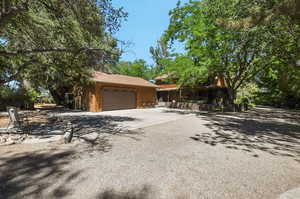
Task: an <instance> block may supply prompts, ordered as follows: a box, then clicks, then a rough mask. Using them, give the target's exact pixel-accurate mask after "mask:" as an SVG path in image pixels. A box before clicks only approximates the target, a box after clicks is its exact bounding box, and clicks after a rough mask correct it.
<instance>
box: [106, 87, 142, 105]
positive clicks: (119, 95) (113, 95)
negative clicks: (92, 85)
mask: <svg viewBox="0 0 300 199" xmlns="http://www.w3.org/2000/svg"><path fill="white" fill-rule="evenodd" d="M102 96H103V101H102V110H103V111H113V110H126V109H135V108H136V92H134V91H129V90H122V89H108V88H105V89H103V93H102Z"/></svg>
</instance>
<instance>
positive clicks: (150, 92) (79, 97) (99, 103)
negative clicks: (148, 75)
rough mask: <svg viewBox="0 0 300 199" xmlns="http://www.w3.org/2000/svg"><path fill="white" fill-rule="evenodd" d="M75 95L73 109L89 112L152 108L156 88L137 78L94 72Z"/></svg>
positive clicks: (154, 101)
mask: <svg viewBox="0 0 300 199" xmlns="http://www.w3.org/2000/svg"><path fill="white" fill-rule="evenodd" d="M92 82H93V83H91V84H90V85H88V86H85V87H82V88H81V89H80V92H79V93H80V94H78V93H77V94H76V97H75V108H76V109H83V110H87V111H90V112H101V111H113V110H124V109H139V108H150V107H154V106H155V104H156V102H157V98H156V89H157V86H156V85H155V84H152V83H151V82H149V81H146V80H144V79H142V78H138V77H130V76H126V75H116V74H107V73H102V72H95V73H94V74H93V77H92Z"/></svg>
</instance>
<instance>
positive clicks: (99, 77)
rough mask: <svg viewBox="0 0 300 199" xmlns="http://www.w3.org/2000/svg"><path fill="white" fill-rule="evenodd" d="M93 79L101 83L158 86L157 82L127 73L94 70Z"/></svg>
mask: <svg viewBox="0 0 300 199" xmlns="http://www.w3.org/2000/svg"><path fill="white" fill-rule="evenodd" d="M92 80H94V81H96V82H100V83H108V84H122V85H128V86H140V87H152V88H157V87H158V86H156V85H155V84H152V83H151V82H149V81H147V80H144V79H142V78H139V77H130V76H126V75H116V74H107V73H102V72H94V74H93V77H92Z"/></svg>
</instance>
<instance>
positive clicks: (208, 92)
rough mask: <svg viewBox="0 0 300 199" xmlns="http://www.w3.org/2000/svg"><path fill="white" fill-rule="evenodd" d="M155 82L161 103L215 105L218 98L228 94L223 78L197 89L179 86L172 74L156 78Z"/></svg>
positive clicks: (217, 78) (215, 79)
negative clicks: (189, 102)
mask: <svg viewBox="0 0 300 199" xmlns="http://www.w3.org/2000/svg"><path fill="white" fill-rule="evenodd" d="M155 82H156V83H155V84H156V85H157V86H158V89H157V99H158V100H159V102H172V101H176V102H181V101H185V100H202V101H205V102H206V103H208V104H213V103H215V100H216V99H217V98H224V97H225V96H226V92H227V86H226V81H225V79H224V78H223V77H216V78H214V79H213V80H210V81H208V82H206V83H204V84H201V85H198V86H196V87H188V86H179V85H177V84H176V83H177V82H178V79H177V78H176V75H174V74H172V73H170V74H163V75H161V76H158V77H156V78H155Z"/></svg>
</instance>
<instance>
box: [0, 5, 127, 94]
mask: <svg viewBox="0 0 300 199" xmlns="http://www.w3.org/2000/svg"><path fill="white" fill-rule="evenodd" d="M0 6H2V7H1V9H0V10H1V12H2V13H1V14H3V15H1V16H3V17H1V19H0V27H1V28H0V41H1V42H0V84H4V83H7V82H10V81H20V82H22V80H24V79H25V80H27V81H30V82H31V84H32V86H33V87H40V86H42V87H44V88H47V89H49V90H51V91H52V92H51V93H53V94H54V93H56V94H57V97H59V95H60V98H61V99H62V98H63V95H64V93H65V92H67V91H68V90H70V88H72V87H73V86H74V85H80V84H84V83H86V82H87V80H88V77H89V75H90V71H91V70H100V71H107V70H110V67H111V66H113V65H115V64H116V62H117V61H118V59H119V56H120V55H121V51H120V50H119V49H118V44H117V39H115V38H114V37H113V36H112V35H113V34H114V33H115V32H116V31H118V30H119V28H120V24H121V22H122V20H123V19H124V18H126V16H127V13H125V12H124V11H123V10H122V9H115V8H113V6H112V2H111V0H92V1H90V0H62V1H57V0H41V1H35V0H13V1H11V0H4V2H3V3H1V5H0ZM56 99H58V98H56Z"/></svg>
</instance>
